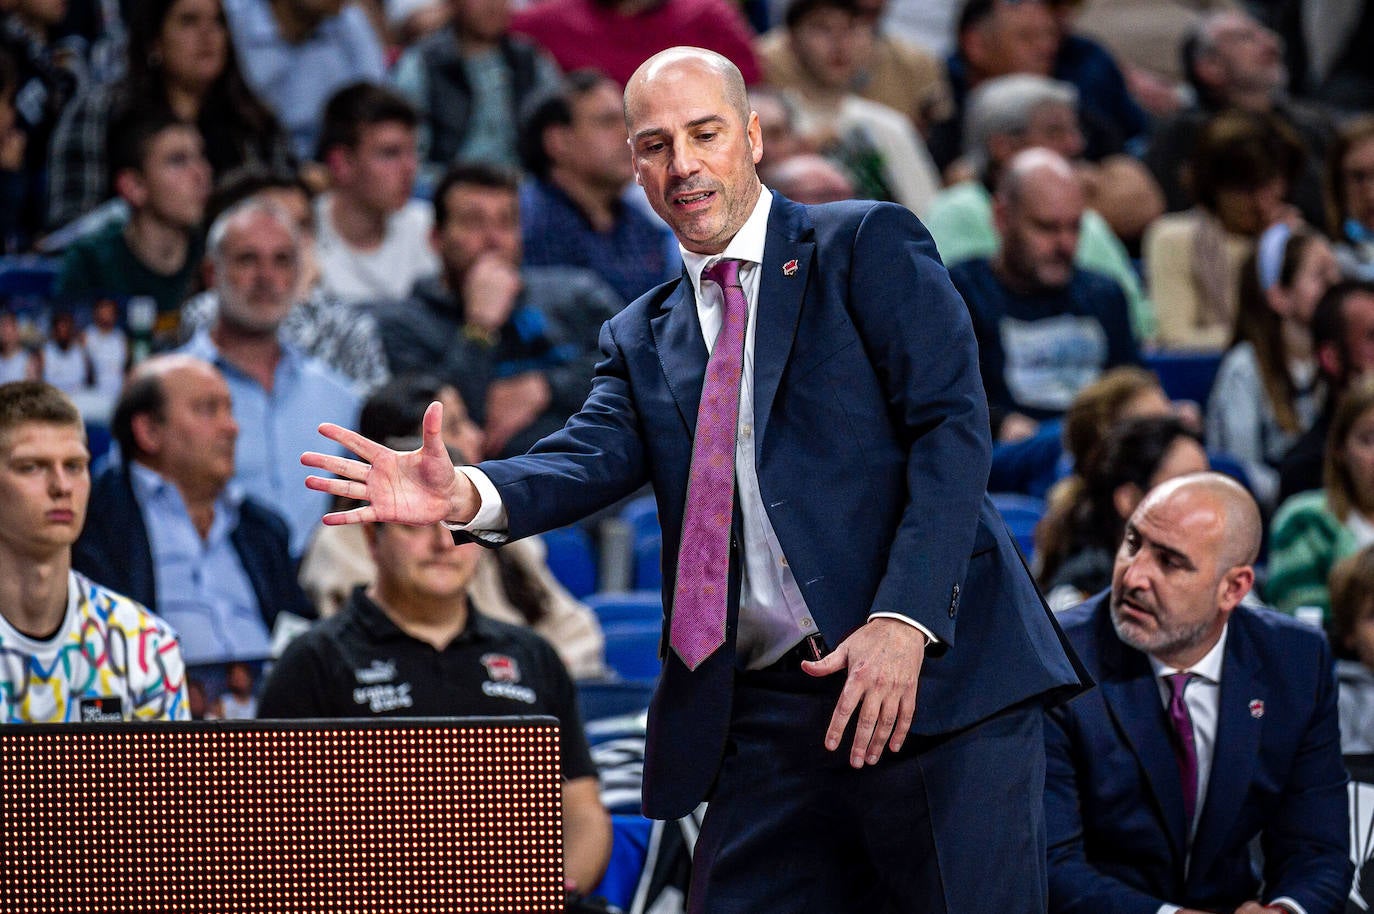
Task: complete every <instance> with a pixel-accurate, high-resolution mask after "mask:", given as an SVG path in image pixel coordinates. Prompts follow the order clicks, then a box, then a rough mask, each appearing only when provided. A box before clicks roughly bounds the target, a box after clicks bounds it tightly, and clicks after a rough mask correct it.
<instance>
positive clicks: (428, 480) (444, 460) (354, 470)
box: [301, 402, 481, 526]
mask: <svg viewBox="0 0 1374 914" xmlns="http://www.w3.org/2000/svg"><path fill="white" fill-rule="evenodd" d="M443 409H444V408H443V406H441V405H440V404H439V403H437V402H435V403H431V404H430V405H429V408H428V409H427V410H425V418H424V424H423V427H422V434H421V444H420V447H419V448H418V449H417V450H414V451H405V452H401V451H393V450H392V449H391V448H389V447H385V446H384V445H381V444H378V443H377V442H375V441H372V440H370V439H368V438H364V437H363V436H362V435H360V434H358V433H357V432H354V431H350V430H348V429H346V428H344V427H342V426H339V425H334V424H333V423H330V422H326V423H324V424H322V425H321V426H320V434H321V435H324V436H325V437H326V438H328V439H330V440H331V441H337V442H338V443H339V444H341V445H343V446H344V447H345V448H347V449H348V450H350V451H352V452H353V453H354V454H356V455H357V456H358V457H360V458H362V459H361V460H353V459H350V458H348V457H339V456H335V455H331V454H320V453H317V452H315V451H307V452H306V453H304V454H302V455H301V463H302V464H304V465H305V466H308V467H314V468H315V469H319V470H324V471H325V472H328V473H333V474H334V475H335V476H337V477H339V478H330V477H325V476H307V477H306V480H305V485H306V487H307V488H311V489H315V490H317V491H320V492H328V493H329V494H330V495H340V496H343V497H345V498H352V499H355V500H357V501H364V502H367V504H365V505H363V506H362V507H360V508H354V509H352V510H351V511H336V512H334V513H332V514H326V515H325V516H324V522H325V523H326V524H328V525H336V524H358V523H369V522H374V521H376V522H382V523H400V524H412V525H414V526H427V525H429V524H435V523H438V522H439V521H441V520H450V521H455V522H463V521H469V520H471V519H472V518H473V516H474V515H475V514H476V513H477V509H478V508H479V507H480V506H481V499H480V497H479V496H478V494H477V490H476V488H475V487H474V486H473V485H472V483H471V482H470V481H469V480H468V478H467V477H466V476H464V475H463V474H462V473H460V472H457V471H456V470H455V469H454V467H453V463H452V461H450V460H449V456H448V451H447V450H446V449H445V447H444V442H443V438H442V436H441V434H440V431H441V429H442V428H443V419H444V416H443Z"/></svg>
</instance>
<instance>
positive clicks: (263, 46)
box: [224, 0, 386, 159]
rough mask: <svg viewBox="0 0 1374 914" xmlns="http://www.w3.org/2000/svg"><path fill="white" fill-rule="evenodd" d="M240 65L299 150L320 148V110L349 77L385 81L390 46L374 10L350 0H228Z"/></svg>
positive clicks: (307, 152)
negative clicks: (373, 19) (372, 16)
mask: <svg viewBox="0 0 1374 914" xmlns="http://www.w3.org/2000/svg"><path fill="white" fill-rule="evenodd" d="M224 15H225V17H226V18H227V19H228V20H229V32H230V34H231V35H232V36H233V40H234V50H235V51H236V52H237V53H238V59H239V66H240V68H241V69H242V70H243V75H244V77H245V78H246V79H247V80H248V83H249V85H250V86H252V88H253V91H254V92H255V93H257V96H258V97H259V98H261V99H262V100H263V101H264V102H266V103H267V104H268V105H269V106H270V107H271V108H272V110H273V111H275V112H276V115H277V119H278V120H280V121H281V122H282V125H283V126H284V127H285V128H286V130H287V133H288V134H289V135H290V137H291V148H292V151H293V152H294V153H295V154H296V156H297V157H299V158H301V159H308V158H311V157H313V156H314V155H315V142H316V139H317V137H318V131H319V123H320V113H321V112H322V111H323V110H324V103H325V101H326V100H328V98H329V97H330V96H331V95H333V94H334V92H335V91H336V90H338V89H340V88H342V87H343V86H346V85H348V84H349V83H354V82H359V81H363V80H366V81H371V82H379V81H381V79H382V77H383V76H384V75H385V72H386V63H385V60H384V59H383V55H382V45H381V42H380V41H379V40H378V37H377V33H376V32H375V31H374V30H373V28H372V25H371V23H369V22H368V20H367V16H366V14H364V13H363V11H362V9H361V8H360V7H359V6H358V5H356V4H348V5H345V0H224Z"/></svg>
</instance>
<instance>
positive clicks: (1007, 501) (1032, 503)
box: [992, 492, 1045, 560]
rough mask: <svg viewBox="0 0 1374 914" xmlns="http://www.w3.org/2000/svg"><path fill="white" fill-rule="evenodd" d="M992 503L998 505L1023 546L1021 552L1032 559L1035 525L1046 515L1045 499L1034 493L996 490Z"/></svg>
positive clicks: (1008, 526) (1003, 517) (998, 509)
mask: <svg viewBox="0 0 1374 914" xmlns="http://www.w3.org/2000/svg"><path fill="white" fill-rule="evenodd" d="M992 503H993V505H995V506H996V508H997V511H998V513H1000V514H1001V515H1002V520H1004V521H1006V522H1007V529H1008V530H1010V531H1011V535H1012V537H1013V538H1015V540H1016V545H1018V546H1020V547H1021V552H1022V553H1023V554H1024V555H1025V556H1026V558H1027V560H1029V559H1030V557H1031V553H1032V552H1034V551H1035V525H1036V524H1038V523H1040V518H1042V517H1044V516H1045V500H1044V499H1043V498H1036V497H1035V496H1034V495H1021V494H1019V493H1015V492H994V493H992Z"/></svg>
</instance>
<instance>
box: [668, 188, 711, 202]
mask: <svg viewBox="0 0 1374 914" xmlns="http://www.w3.org/2000/svg"><path fill="white" fill-rule="evenodd" d="M715 195H716V192H715V191H713V190H699V191H693V192H691V193H685V194H677V195H676V196H674V197H673V203H674V205H676V206H696V205H698V204H700V203H704V202H705V201H707V200H709V199H711V198H712V197H714V196H715Z"/></svg>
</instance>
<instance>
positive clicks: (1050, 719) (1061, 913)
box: [1045, 705, 1315, 914]
mask: <svg viewBox="0 0 1374 914" xmlns="http://www.w3.org/2000/svg"><path fill="white" fill-rule="evenodd" d="M1071 707H1072V706H1071V705H1070V706H1065V707H1059V708H1055V709H1054V710H1052V711H1049V712H1047V714H1046V717H1045V829H1046V831H1047V833H1048V838H1049V855H1048V859H1049V878H1050V910H1052V911H1054V912H1055V914H1155V912H1156V911H1158V910H1159V908H1160V906H1161V905H1163V904H1166V903H1169V902H1167V900H1166V899H1163V898H1155V897H1154V896H1152V895H1149V894H1147V893H1145V892H1142V891H1140V890H1139V889H1136V888H1133V887H1131V886H1128V885H1126V884H1125V883H1123V882H1121V881H1120V880H1118V879H1114V878H1113V877H1111V876H1108V875H1107V874H1105V873H1103V872H1102V871H1101V870H1099V869H1097V868H1096V867H1095V866H1093V864H1092V863H1091V862H1090V861H1089V860H1088V856H1087V852H1086V850H1085V849H1084V843H1083V816H1082V809H1081V807H1080V805H1079V793H1078V777H1079V775H1078V771H1079V770H1080V769H1082V770H1087V766H1083V765H1078V764H1076V762H1075V755H1076V753H1077V752H1078V749H1077V748H1076V746H1075V739H1074V737H1073V732H1074V728H1075V721H1074V716H1073V714H1072V713H1070V711H1069V708H1071ZM1308 914H1315V912H1311V911H1309V912H1308Z"/></svg>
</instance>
